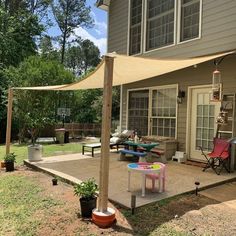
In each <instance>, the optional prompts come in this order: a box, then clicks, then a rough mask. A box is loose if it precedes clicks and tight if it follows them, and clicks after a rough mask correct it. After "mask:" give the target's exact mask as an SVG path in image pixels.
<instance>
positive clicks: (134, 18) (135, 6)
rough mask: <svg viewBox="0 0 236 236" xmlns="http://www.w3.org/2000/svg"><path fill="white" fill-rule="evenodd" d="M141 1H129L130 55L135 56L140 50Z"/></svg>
mask: <svg viewBox="0 0 236 236" xmlns="http://www.w3.org/2000/svg"><path fill="white" fill-rule="evenodd" d="M141 22H142V0H131V10H130V48H129V52H130V55H132V54H137V53H139V52H140V48H141Z"/></svg>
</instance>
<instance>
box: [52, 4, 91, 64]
mask: <svg viewBox="0 0 236 236" xmlns="http://www.w3.org/2000/svg"><path fill="white" fill-rule="evenodd" d="M51 6H52V11H53V15H54V17H55V20H56V22H57V24H58V27H59V28H60V30H61V32H62V34H61V36H60V42H61V63H64V55H65V49H66V44H67V39H68V38H69V37H70V36H71V35H72V34H73V30H74V29H75V28H78V27H89V26H91V25H92V22H93V21H92V18H91V17H90V15H89V13H90V7H87V6H86V1H84V0H53V1H52V4H51Z"/></svg>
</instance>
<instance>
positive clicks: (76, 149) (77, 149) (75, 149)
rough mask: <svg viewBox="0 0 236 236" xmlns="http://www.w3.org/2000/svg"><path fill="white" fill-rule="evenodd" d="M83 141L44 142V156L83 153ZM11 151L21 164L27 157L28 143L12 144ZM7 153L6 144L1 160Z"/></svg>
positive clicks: (2, 148)
mask: <svg viewBox="0 0 236 236" xmlns="http://www.w3.org/2000/svg"><path fill="white" fill-rule="evenodd" d="M81 151H82V145H81V143H66V144H43V157H49V156H55V155H62V154H68V153H81ZM11 152H14V153H15V154H16V155H17V156H16V162H17V163H16V165H21V164H22V163H23V160H24V159H27V155H28V151H27V145H26V144H21V145H19V144H12V145H11ZM4 155H5V145H1V146H0V160H2V159H3V157H4Z"/></svg>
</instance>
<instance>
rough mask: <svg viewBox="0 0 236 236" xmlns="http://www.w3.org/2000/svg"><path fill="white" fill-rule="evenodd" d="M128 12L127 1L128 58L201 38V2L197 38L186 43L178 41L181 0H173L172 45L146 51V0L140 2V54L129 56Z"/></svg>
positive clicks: (129, 5) (201, 3) (129, 8)
mask: <svg viewBox="0 0 236 236" xmlns="http://www.w3.org/2000/svg"><path fill="white" fill-rule="evenodd" d="M130 10H131V0H129V1H128V32H127V55H129V56H139V55H142V54H147V53H151V52H155V51H158V50H162V49H166V48H170V47H173V46H177V45H181V44H184V43H189V42H192V41H195V40H199V39H201V38H202V11H203V1H202V0H200V14H199V37H197V38H194V39H189V40H186V41H182V42H181V41H180V22H181V0H175V16H174V17H175V24H174V42H173V44H170V45H166V46H163V47H159V48H154V49H151V50H147V47H146V42H147V37H146V34H147V0H142V20H141V42H140V43H141V45H140V53H137V54H132V55H131V54H130V53H129V47H130V17H131V14H130Z"/></svg>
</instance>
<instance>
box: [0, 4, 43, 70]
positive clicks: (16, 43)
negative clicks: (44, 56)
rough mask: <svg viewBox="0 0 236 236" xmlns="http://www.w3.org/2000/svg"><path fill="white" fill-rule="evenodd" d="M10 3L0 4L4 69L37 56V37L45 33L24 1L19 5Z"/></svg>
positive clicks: (1, 55)
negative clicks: (31, 56)
mask: <svg viewBox="0 0 236 236" xmlns="http://www.w3.org/2000/svg"><path fill="white" fill-rule="evenodd" d="M4 2H5V3H4ZM10 2H11V1H8V2H7V1H3V3H0V49H1V50H0V64H2V65H3V67H8V66H9V65H14V66H16V65H18V64H19V63H20V62H21V61H22V60H24V58H26V57H28V56H30V55H33V54H35V53H36V49H37V46H36V43H35V36H39V35H40V34H41V32H42V31H43V26H42V25H40V24H39V22H38V18H37V16H35V15H33V14H31V12H29V10H28V9H27V5H26V4H24V1H22V2H20V3H19V4H18V5H17V4H16V5H14V4H12V3H10Z"/></svg>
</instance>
